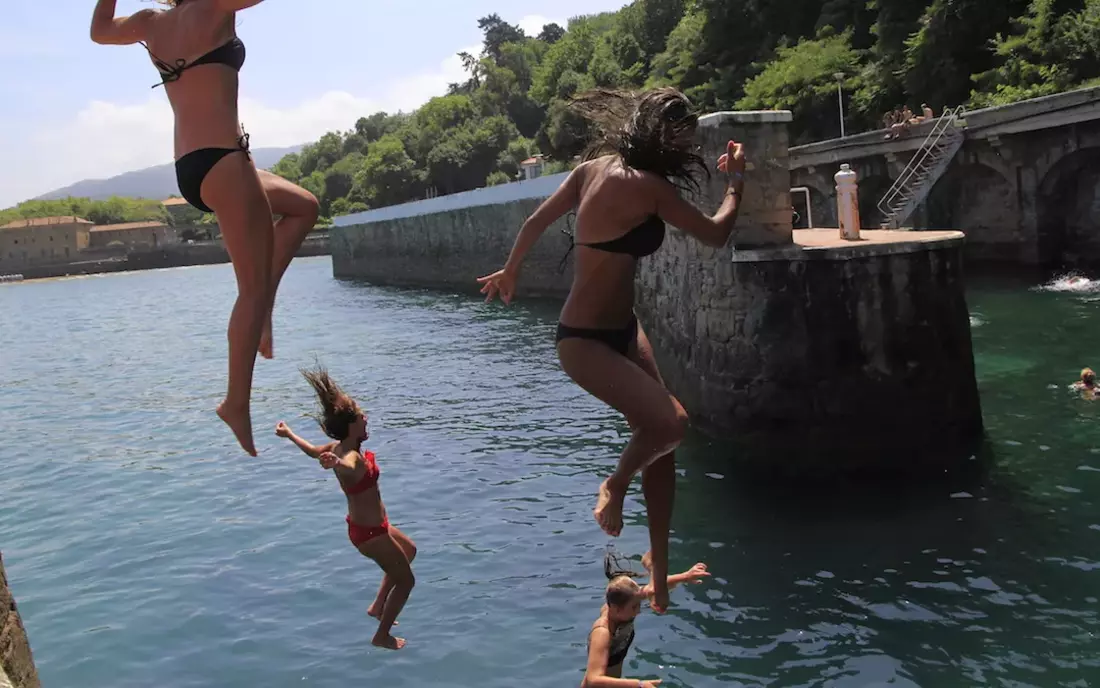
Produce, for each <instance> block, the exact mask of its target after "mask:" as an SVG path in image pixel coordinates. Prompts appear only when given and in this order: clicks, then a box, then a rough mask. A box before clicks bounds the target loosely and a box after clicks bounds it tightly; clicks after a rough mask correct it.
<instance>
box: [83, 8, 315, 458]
mask: <svg viewBox="0 0 1100 688" xmlns="http://www.w3.org/2000/svg"><path fill="white" fill-rule="evenodd" d="M160 1H161V4H163V5H166V6H167V7H168V9H166V10H151V9H150V10H142V11H140V12H137V13H135V14H133V15H130V16H128V17H115V0H98V2H96V6H95V12H94V14H93V15H92V26H91V38H92V40H93V41H95V42H96V43H100V44H103V45H133V44H135V43H141V44H142V45H143V46H145V49H146V50H147V51H148V52H149V54H150V56H151V58H152V61H153V65H154V66H155V67H156V68H157V71H158V72H159V73H160V76H161V83H159V84H156V85H155V86H154V88H155V87H156V86H162V85H163V86H164V87H165V91H166V92H167V95H168V101H169V103H170V104H171V106H172V111H173V113H174V114H175V158H176V178H177V181H178V182H179V188H180V192H181V193H182V195H183V197H184V198H185V199H187V201H188V202H189V203H191V205H193V206H195V207H196V208H198V209H199V210H202V211H204V212H212V213H214V215H216V216H217V219H218V226H219V227H220V228H221V233H222V237H223V240H224V241H225V248H226V250H227V251H228V252H229V257H230V259H231V260H232V261H233V271H234V273H235V274H236V277H237V302H236V304H235V305H234V306H233V313H232V315H231V316H230V319H229V388H228V391H227V393H226V396H225V400H224V401H222V402H221V404H219V405H218V408H217V413H218V416H219V417H220V418H221V419H222V420H223V421H224V422H225V423H226V424H227V425H228V426H229V428H230V429H231V430H232V431H233V434H234V435H235V436H236V438H237V441H238V442H239V443H240V445H241V447H242V448H243V449H244V450H245V451H246V452H248V453H249V454H250V455H252V456H255V455H256V447H255V443H254V441H253V438H252V413H251V403H250V400H251V396H252V373H253V368H254V367H255V365H256V353H257V351H259V352H260V353H261V354H263V356H264V357H265V358H271V357H272V356H273V355H274V354H273V349H272V334H271V319H272V309H273V308H274V304H275V291H276V289H277V288H278V285H279V281H280V280H281V279H282V276H283V273H284V272H285V271H286V269H287V267H288V266H289V265H290V261H291V260H292V259H293V258H294V254H295V253H297V252H298V248H299V246H301V244H302V241H303V240H305V237H306V235H307V234H309V232H310V231H311V230H312V229H313V225H314V224H315V223H316V222H317V215H318V203H317V199H316V198H315V197H314V196H313V194H311V193H309V192H308V191H306V190H305V189H302V188H301V187H298V186H296V185H294V184H292V183H290V182H289V181H287V180H285V179H283V178H281V177H278V176H276V175H274V174H271V173H270V172H266V171H263V170H257V169H256V166H255V164H254V163H253V161H252V156H251V155H250V154H249V152H248V134H246V133H244V131H243V129H242V127H241V125H240V123H239V120H238V118H237V107H238V72H239V71H240V69H241V67H242V65H243V64H244V59H245V48H244V43H243V42H241V40H240V39H239V38H238V37H237V34H236V30H235V19H236V13H237V12H238V11H240V10H243V9H247V8H249V7H253V6H255V5H258V4H260V2H262V0H160ZM273 214H274V215H278V216H279V221H278V222H274V221H273V217H272V216H273Z"/></svg>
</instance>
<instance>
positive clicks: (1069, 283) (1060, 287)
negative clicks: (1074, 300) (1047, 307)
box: [1038, 272, 1100, 294]
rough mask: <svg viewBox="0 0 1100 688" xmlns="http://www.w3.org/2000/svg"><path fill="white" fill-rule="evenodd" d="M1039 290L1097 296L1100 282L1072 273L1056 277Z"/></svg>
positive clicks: (1099, 290)
mask: <svg viewBox="0 0 1100 688" xmlns="http://www.w3.org/2000/svg"><path fill="white" fill-rule="evenodd" d="M1038 290H1039V291H1056V292H1070V293H1077V294H1095V293H1097V292H1100V280H1094V279H1089V278H1088V277H1085V276H1084V275H1082V274H1080V273H1076V272H1070V273H1066V274H1065V275H1059V276H1058V277H1055V278H1054V279H1052V280H1051V281H1049V282H1047V283H1046V284H1044V285H1042V286H1041V287H1038Z"/></svg>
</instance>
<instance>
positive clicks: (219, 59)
mask: <svg viewBox="0 0 1100 688" xmlns="http://www.w3.org/2000/svg"><path fill="white" fill-rule="evenodd" d="M142 45H145V44H144V43H142ZM145 49H146V50H148V51H149V56H150V57H152V58H153V64H154V65H155V66H156V68H157V71H158V72H160V76H161V78H162V79H163V80H162V81H161V82H160V83H159V84H154V85H153V88H156V87H157V86H163V85H165V84H168V83H171V82H173V81H179V78H180V76H182V75H183V73H184V72H185V71H187V70H188V69H191V68H192V67H198V66H199V65H206V64H220V65H225V66H226V67H229V68H230V69H232V70H233V71H235V72H239V71H241V67H243V66H244V58H245V50H244V43H243V42H242V41H241V39H239V38H237V37H236V36H234V37H233V38H231V39H230V40H229V41H227V42H226V43H223V44H222V45H220V46H218V47H217V48H214V49H213V50H211V51H210V52H208V53H206V54H205V55H203V56H202V57H200V58H198V59H197V60H195V61H194V62H191V63H190V64H188V63H187V61H186V60H176V63H175V64H174V65H172V64H168V63H167V62H165V61H164V60H161V59H160V58H158V57H157V56H156V55H154V54H153V51H151V50H149V46H147V45H145ZM231 153H244V154H245V155H249V152H248V134H244V135H243V136H241V138H239V139H237V147H236V148H200V149H198V150H194V151H191V152H190V153H188V154H187V155H185V156H183V157H182V158H180V159H179V160H177V161H176V182H177V183H178V184H179V189H180V193H181V194H183V197H184V199H186V200H187V202H188V203H190V204H191V205H193V206H195V207H196V208H198V209H199V210H201V211H203V212H205V213H211V212H214V211H213V209H211V208H210V207H209V206H207V205H206V204H205V203H203V202H202V182H203V180H204V179H206V175H208V174H210V170H211V169H213V168H214V165H216V164H218V162H219V161H220V160H221V159H222V158H224V157H225V156H227V155H230V154H231Z"/></svg>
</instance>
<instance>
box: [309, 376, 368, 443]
mask: <svg viewBox="0 0 1100 688" xmlns="http://www.w3.org/2000/svg"><path fill="white" fill-rule="evenodd" d="M302 377H304V378H305V379H306V381H307V382H309V384H310V386H311V387H313V391H314V392H316V393H317V401H319V402H320V403H321V414H320V415H317V416H314V419H315V420H316V421H317V423H318V424H319V425H320V426H321V430H323V431H324V433H325V434H326V435H328V436H329V437H331V438H332V439H334V440H337V441H343V440H345V439H347V436H348V430H349V428H350V427H351V425H352V424H353V423H354V422H355V421H357V420H358V419H359V409H358V407H357V406H356V404H355V400H353V399H352V398H351V397H350V396H348V395H347V393H345V392H344V390H342V389H340V385H338V384H336V382H335V381H334V380H333V379H332V378H331V377H329V374H328V371H327V370H325V369H324V368H323V367H321V366H317V368H316V369H315V370H303V371H302Z"/></svg>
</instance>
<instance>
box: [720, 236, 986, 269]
mask: <svg viewBox="0 0 1100 688" xmlns="http://www.w3.org/2000/svg"><path fill="white" fill-rule="evenodd" d="M964 240H965V235H964V234H963V233H962V232H957V233H956V234H955V235H953V236H947V237H944V236H939V237H934V238H914V239H911V240H906V241H894V242H889V243H870V242H869V243H856V242H853V243H852V245H850V246H802V245H799V244H795V245H793V246H782V247H777V248H746V249H737V248H734V249H733V250H732V252H731V257H730V260H731V262H734V263H768V262H776V261H808V260H832V261H842V260H858V259H860V258H875V257H880V256H895V255H904V254H912V253H922V252H928V251H937V250H940V249H944V248H951V247H954V246H960V245H962V243H963V241H964Z"/></svg>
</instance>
